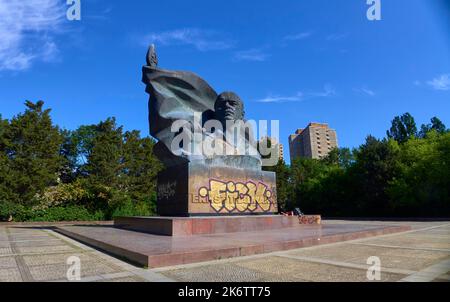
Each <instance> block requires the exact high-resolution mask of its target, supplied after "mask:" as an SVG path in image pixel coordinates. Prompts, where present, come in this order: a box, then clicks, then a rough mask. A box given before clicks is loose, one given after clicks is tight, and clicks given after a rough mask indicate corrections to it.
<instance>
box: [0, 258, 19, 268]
mask: <svg viewBox="0 0 450 302" xmlns="http://www.w3.org/2000/svg"><path fill="white" fill-rule="evenodd" d="M16 267H17V263H16V259H15V258H14V257H0V270H3V269H6V268H16Z"/></svg>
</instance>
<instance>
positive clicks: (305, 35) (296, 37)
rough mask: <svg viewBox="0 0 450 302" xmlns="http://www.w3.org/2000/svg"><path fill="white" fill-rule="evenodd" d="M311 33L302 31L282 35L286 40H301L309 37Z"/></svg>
mask: <svg viewBox="0 0 450 302" xmlns="http://www.w3.org/2000/svg"><path fill="white" fill-rule="evenodd" d="M311 35H312V32H302V33H298V34H295V35H288V36H286V37H284V40H287V41H297V40H303V39H306V38H308V37H310V36H311Z"/></svg>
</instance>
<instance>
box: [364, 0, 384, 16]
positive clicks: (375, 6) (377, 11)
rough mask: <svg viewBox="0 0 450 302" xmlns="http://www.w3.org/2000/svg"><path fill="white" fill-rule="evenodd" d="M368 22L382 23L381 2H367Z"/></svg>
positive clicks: (378, 0) (371, 0)
mask: <svg viewBox="0 0 450 302" xmlns="http://www.w3.org/2000/svg"><path fill="white" fill-rule="evenodd" d="M366 3H367V5H369V8H368V9H367V20H369V21H380V20H381V0H367V2H366Z"/></svg>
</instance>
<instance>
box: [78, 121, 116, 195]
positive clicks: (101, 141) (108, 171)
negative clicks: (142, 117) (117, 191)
mask: <svg viewBox="0 0 450 302" xmlns="http://www.w3.org/2000/svg"><path fill="white" fill-rule="evenodd" d="M95 130H96V133H95V136H94V137H93V139H92V148H91V150H89V153H88V154H87V161H88V162H87V164H86V172H87V174H88V176H89V179H90V180H91V181H92V182H94V183H101V184H105V185H108V186H111V187H117V185H118V183H119V179H118V177H119V172H120V170H121V168H122V165H123V162H122V156H121V155H122V154H121V153H122V144H123V141H122V136H123V128H122V127H117V125H116V120H115V118H108V119H107V120H106V121H104V122H100V123H99V124H98V125H97V126H96V129H95Z"/></svg>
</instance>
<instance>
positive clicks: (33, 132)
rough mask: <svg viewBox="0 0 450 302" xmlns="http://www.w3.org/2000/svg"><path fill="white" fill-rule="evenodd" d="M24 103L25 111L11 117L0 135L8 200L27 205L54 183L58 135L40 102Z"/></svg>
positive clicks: (56, 167)
mask: <svg viewBox="0 0 450 302" xmlns="http://www.w3.org/2000/svg"><path fill="white" fill-rule="evenodd" d="M25 105H26V107H27V109H26V110H25V112H24V113H21V114H18V115H17V116H15V117H13V118H12V119H11V121H10V123H9V125H8V126H7V127H6V128H7V130H6V133H4V134H3V135H2V137H3V143H2V145H3V147H2V149H3V150H2V151H3V152H2V153H3V155H2V158H3V159H2V160H3V161H6V162H7V163H6V166H7V167H8V168H7V169H8V171H7V173H8V174H9V175H10V176H9V177H8V179H9V180H7V181H6V183H7V186H8V187H9V188H10V190H11V191H12V192H14V195H15V196H14V199H13V200H11V201H13V202H16V203H21V204H27V205H30V204H32V203H33V202H34V196H35V195H36V194H37V193H41V192H43V191H44V190H45V188H46V187H48V186H51V185H54V184H56V183H57V182H58V176H59V175H58V172H59V171H60V166H61V163H62V157H61V155H60V145H61V142H62V137H61V134H60V132H59V128H58V127H57V126H55V125H53V123H52V119H51V117H50V109H45V110H44V109H43V106H44V102H43V101H39V102H37V103H32V102H30V101H26V103H25ZM4 127H5V123H4V122H3V126H2V128H4ZM2 131H4V130H2ZM5 142H6V143H5ZM3 173H4V172H3Z"/></svg>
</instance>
